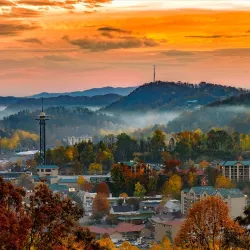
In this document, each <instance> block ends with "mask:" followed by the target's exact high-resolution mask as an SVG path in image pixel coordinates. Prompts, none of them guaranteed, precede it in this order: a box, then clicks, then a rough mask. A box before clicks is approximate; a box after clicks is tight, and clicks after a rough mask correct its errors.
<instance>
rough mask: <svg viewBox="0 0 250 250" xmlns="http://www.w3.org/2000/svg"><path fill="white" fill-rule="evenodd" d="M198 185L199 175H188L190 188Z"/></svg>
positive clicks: (190, 173)
mask: <svg viewBox="0 0 250 250" xmlns="http://www.w3.org/2000/svg"><path fill="white" fill-rule="evenodd" d="M196 183H197V174H196V173H193V172H189V173H188V186H189V187H193V186H195V185H196Z"/></svg>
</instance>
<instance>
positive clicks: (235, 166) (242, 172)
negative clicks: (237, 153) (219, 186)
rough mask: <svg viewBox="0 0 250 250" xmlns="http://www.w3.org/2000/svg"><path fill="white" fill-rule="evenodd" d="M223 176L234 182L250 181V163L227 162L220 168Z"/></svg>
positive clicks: (221, 164)
mask: <svg viewBox="0 0 250 250" xmlns="http://www.w3.org/2000/svg"><path fill="white" fill-rule="evenodd" d="M218 168H219V169H220V171H221V173H222V175H224V176H225V177H227V178H229V179H231V180H232V181H234V182H249V181H250V171H249V169H250V161H225V162H221V163H220V164H219V166H218Z"/></svg>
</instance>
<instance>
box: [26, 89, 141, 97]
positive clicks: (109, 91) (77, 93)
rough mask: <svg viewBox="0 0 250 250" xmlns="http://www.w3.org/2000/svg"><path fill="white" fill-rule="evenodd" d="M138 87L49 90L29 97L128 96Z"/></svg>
mask: <svg viewBox="0 0 250 250" xmlns="http://www.w3.org/2000/svg"><path fill="white" fill-rule="evenodd" d="M136 88H137V87H111V86H107V87H102V88H91V89H87V90H83V91H73V92H63V93H49V92H42V93H39V94H35V95H32V96H29V98H36V99H39V98H42V97H43V98H50V97H59V96H64V95H68V96H72V97H79V96H88V97H92V96H96V95H107V94H117V95H121V96H126V95H128V94H129V93H131V92H132V91H133V90H134V89H136Z"/></svg>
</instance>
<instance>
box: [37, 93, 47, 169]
mask: <svg viewBox="0 0 250 250" xmlns="http://www.w3.org/2000/svg"><path fill="white" fill-rule="evenodd" d="M36 120H37V121H39V125H40V161H41V164H42V165H46V121H48V120H49V117H48V116H47V115H46V114H45V112H44V110H43V98H42V112H41V113H40V115H38V117H37V118H36Z"/></svg>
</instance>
